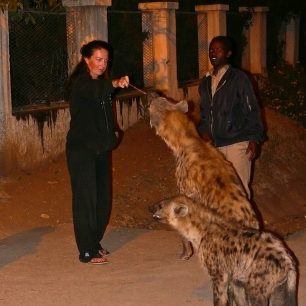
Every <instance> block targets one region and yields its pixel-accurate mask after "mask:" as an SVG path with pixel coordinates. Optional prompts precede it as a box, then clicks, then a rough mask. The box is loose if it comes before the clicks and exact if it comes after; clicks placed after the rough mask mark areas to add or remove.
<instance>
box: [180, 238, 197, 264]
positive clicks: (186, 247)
mask: <svg viewBox="0 0 306 306" xmlns="http://www.w3.org/2000/svg"><path fill="white" fill-rule="evenodd" d="M193 253H194V251H193V246H192V244H191V242H190V241H187V240H183V252H182V254H181V255H180V259H182V260H188V259H190V258H191V257H192V255H193Z"/></svg>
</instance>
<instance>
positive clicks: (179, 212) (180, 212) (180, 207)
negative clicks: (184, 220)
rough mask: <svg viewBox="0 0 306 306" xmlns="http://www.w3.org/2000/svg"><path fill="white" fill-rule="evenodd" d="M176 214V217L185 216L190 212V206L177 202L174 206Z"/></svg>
mask: <svg viewBox="0 0 306 306" xmlns="http://www.w3.org/2000/svg"><path fill="white" fill-rule="evenodd" d="M174 214H175V216H176V217H185V216H186V215H187V214H188V206H186V205H184V204H178V203H177V204H176V206H175V207H174Z"/></svg>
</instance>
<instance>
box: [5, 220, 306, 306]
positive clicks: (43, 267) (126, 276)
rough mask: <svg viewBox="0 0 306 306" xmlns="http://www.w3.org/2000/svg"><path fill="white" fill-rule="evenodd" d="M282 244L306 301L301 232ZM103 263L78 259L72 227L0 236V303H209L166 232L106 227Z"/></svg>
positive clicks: (305, 243)
mask: <svg viewBox="0 0 306 306" xmlns="http://www.w3.org/2000/svg"><path fill="white" fill-rule="evenodd" d="M288 244H289V246H290V247H291V248H292V250H293V251H294V252H295V254H296V256H297V257H298V259H299V261H300V282H299V306H306V230H303V231H301V232H299V233H296V234H294V235H293V236H291V237H290V238H289V240H288ZM104 246H105V247H107V248H108V249H109V250H110V251H111V256H110V257H109V259H110V261H111V263H110V264H108V265H104V266H92V265H88V264H81V263H80V262H79V261H78V259H77V252H76V247H75V243H74V237H73V233H72V225H71V224H64V225H60V226H58V227H56V228H48V227H46V228H37V229H33V230H31V231H27V232H22V233H19V234H17V235H14V236H11V237H8V238H6V239H3V240H0V282H1V283H0V305H3V306H4V305H5V306H19V305H20V306H21V305H22V306H51V305H52V306H98V305H103V306H117V305H118V306H138V305H139V306H140V305H141V306H153V305H154V306H156V305H159V306H184V305H192V306H198V305H202V306H212V292H211V283H210V281H209V278H208V275H207V273H206V271H201V270H200V269H199V266H198V263H197V259H196V257H193V258H192V259H191V260H190V261H188V262H184V261H181V260H179V259H178V254H179V252H180V248H181V245H180V238H179V237H178V235H177V234H176V233H175V232H173V231H148V230H139V229H126V228H120V229H117V228H110V229H109V230H108V231H107V235H106V237H105V242H104Z"/></svg>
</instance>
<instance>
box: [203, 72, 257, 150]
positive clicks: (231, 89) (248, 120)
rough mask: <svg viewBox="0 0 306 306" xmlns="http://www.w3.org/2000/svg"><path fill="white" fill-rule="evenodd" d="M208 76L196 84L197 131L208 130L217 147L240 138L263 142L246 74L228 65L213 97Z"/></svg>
mask: <svg viewBox="0 0 306 306" xmlns="http://www.w3.org/2000/svg"><path fill="white" fill-rule="evenodd" d="M211 79H212V78H211V75H210V74H209V73H208V74H206V76H205V77H204V78H203V79H202V81H201V83H200V86H199V93H200V97H201V100H200V103H201V104H200V107H201V120H200V123H199V125H198V127H197V128H198V131H199V133H200V134H203V133H208V135H209V136H210V137H211V138H212V139H213V141H214V145H215V146H217V147H222V146H226V145H231V144H234V143H238V142H241V141H251V140H253V141H256V142H260V141H262V140H263V124H262V121H261V112H260V108H259V105H258V103H257V99H256V97H255V94H254V90H253V87H252V84H251V82H250V80H249V78H248V76H247V75H246V73H244V72H243V71H241V70H239V69H236V68H234V67H231V66H230V67H229V68H228V69H227V71H226V72H225V74H224V75H223V77H222V79H221V80H220V82H219V84H218V86H217V89H216V92H215V94H214V97H212V92H211Z"/></svg>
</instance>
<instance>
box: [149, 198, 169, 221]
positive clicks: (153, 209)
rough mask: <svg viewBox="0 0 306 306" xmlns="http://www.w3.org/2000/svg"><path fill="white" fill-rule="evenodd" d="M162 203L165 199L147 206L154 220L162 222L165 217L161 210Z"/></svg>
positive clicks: (163, 203)
mask: <svg viewBox="0 0 306 306" xmlns="http://www.w3.org/2000/svg"><path fill="white" fill-rule="evenodd" d="M164 205H165V201H161V202H158V203H155V204H153V205H150V206H149V211H150V213H152V217H153V218H154V219H155V220H157V221H160V222H162V221H163V220H164V219H165V218H166V216H165V215H164V211H163V208H164Z"/></svg>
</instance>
